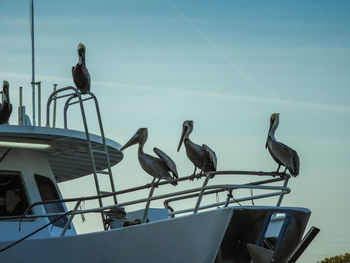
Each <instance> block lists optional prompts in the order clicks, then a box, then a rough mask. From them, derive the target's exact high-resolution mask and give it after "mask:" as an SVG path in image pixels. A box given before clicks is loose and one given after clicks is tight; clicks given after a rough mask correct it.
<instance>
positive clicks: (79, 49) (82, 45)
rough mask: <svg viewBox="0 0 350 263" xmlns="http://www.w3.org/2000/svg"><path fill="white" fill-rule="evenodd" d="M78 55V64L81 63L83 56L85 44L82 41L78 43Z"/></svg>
mask: <svg viewBox="0 0 350 263" xmlns="http://www.w3.org/2000/svg"><path fill="white" fill-rule="evenodd" d="M78 55H79V64H82V63H83V59H84V58H85V46H84V44H82V43H79V45H78Z"/></svg>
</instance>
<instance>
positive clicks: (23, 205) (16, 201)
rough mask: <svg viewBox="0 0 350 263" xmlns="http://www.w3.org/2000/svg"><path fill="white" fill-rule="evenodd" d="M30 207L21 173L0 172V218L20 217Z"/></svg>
mask: <svg viewBox="0 0 350 263" xmlns="http://www.w3.org/2000/svg"><path fill="white" fill-rule="evenodd" d="M28 206H29V202H28V197H27V194H26V191H25V189H24V184H23V181H22V177H21V175H20V173H19V172H11V171H0V216H20V215H22V214H23V213H24V212H25V210H26V209H27V207H28Z"/></svg>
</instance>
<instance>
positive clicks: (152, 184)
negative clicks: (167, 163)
mask: <svg viewBox="0 0 350 263" xmlns="http://www.w3.org/2000/svg"><path fill="white" fill-rule="evenodd" d="M155 180H156V178H155V177H153V180H152V182H150V184H149V185H150V186H151V187H153V186H154V181H155Z"/></svg>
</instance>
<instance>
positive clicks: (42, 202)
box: [0, 171, 290, 220]
mask: <svg viewBox="0 0 350 263" xmlns="http://www.w3.org/2000/svg"><path fill="white" fill-rule="evenodd" d="M207 175H211V176H213V178H214V177H215V176H216V175H256V176H272V177H276V176H278V177H280V178H276V179H269V180H262V181H256V182H251V183H249V184H250V185H258V184H265V183H272V182H278V181H281V180H283V179H285V178H289V177H290V175H289V174H287V173H276V172H261V171H259V172H253V171H215V172H206V173H202V174H196V175H195V176H194V177H193V176H192V175H190V176H186V177H181V178H178V179H174V180H172V181H171V182H168V181H162V182H158V183H155V184H154V185H155V186H161V185H166V184H171V183H173V182H181V181H188V180H191V179H193V178H198V179H199V178H201V177H206V176H207ZM281 178H283V179H281ZM150 187H152V185H151V184H146V185H143V186H137V187H133V188H129V189H124V190H119V191H116V192H112V193H108V194H104V195H100V196H98V195H93V196H87V197H75V198H66V199H56V200H47V201H39V202H35V203H33V204H31V205H30V206H28V208H27V209H26V211H25V212H24V214H23V215H24V216H25V215H27V214H28V212H29V211H30V210H31V209H32V208H33V207H35V206H37V205H43V204H54V203H70V202H76V201H78V200H82V201H91V200H95V199H98V198H108V197H112V196H114V195H121V194H126V193H131V192H135V191H139V190H144V189H147V188H150ZM196 189H197V188H196ZM199 189H201V188H199ZM1 219H2V218H0V220H1Z"/></svg>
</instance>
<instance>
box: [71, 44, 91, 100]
mask: <svg viewBox="0 0 350 263" xmlns="http://www.w3.org/2000/svg"><path fill="white" fill-rule="evenodd" d="M85 51H86V50H85V46H84V44H81V43H79V45H78V55H79V62H78V63H77V65H76V66H75V67H72V75H73V80H74V83H75V86H77V88H78V90H80V91H81V93H83V94H84V93H86V92H88V91H90V85H91V80H90V74H89V71H88V69H87V68H86V65H85Z"/></svg>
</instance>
